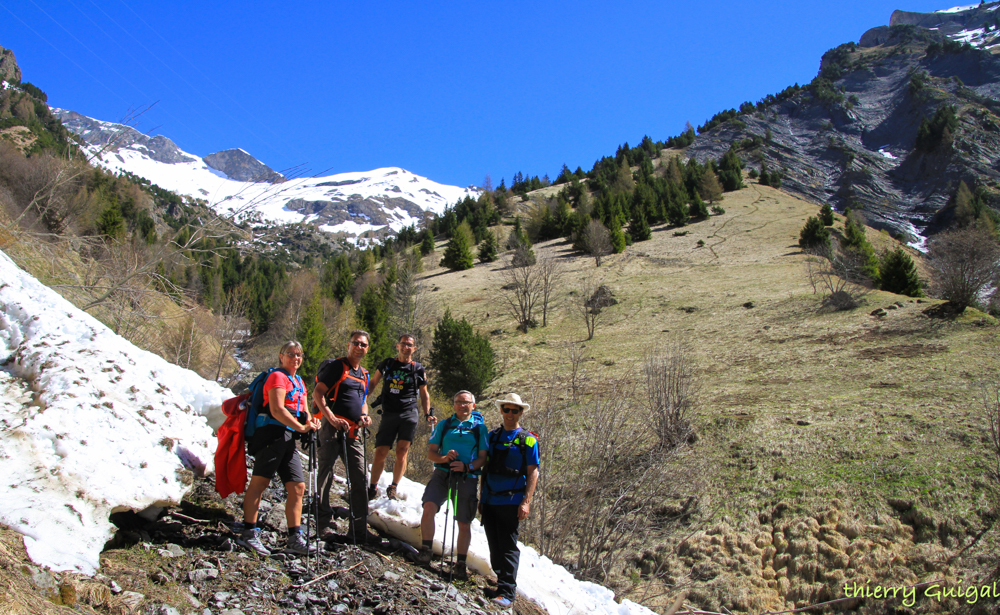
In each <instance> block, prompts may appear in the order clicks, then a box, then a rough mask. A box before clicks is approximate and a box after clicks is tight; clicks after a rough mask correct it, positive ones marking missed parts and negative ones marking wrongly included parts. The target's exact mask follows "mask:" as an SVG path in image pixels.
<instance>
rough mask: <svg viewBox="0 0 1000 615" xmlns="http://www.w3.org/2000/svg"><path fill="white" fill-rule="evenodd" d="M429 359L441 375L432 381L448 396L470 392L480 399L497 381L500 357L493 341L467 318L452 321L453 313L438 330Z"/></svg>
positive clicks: (436, 329)
mask: <svg viewBox="0 0 1000 615" xmlns="http://www.w3.org/2000/svg"><path fill="white" fill-rule="evenodd" d="M429 358H430V361H429V363H430V367H431V368H432V369H434V370H435V371H436V372H437V375H436V377H435V378H433V379H432V382H434V384H435V385H436V386H437V388H438V389H440V390H441V391H442V392H443V393H445V394H446V395H448V396H451V395H454V394H455V393H457V392H458V391H461V390H467V391H471V392H472V394H473V395H475V396H476V397H479V396H481V395H482V393H483V391H485V390H486V388H487V387H488V386H489V385H490V383H491V382H493V379H494V378H496V374H497V369H496V355H495V353H494V352H493V347H492V346H491V345H490V341H489V339H488V338H487V337H486V336H483V335H480V334H478V333H476V332H475V331H473V330H472V325H470V324H469V323H468V322H467V321H466V320H465V318H464V317H463V318H462V320H461V321H457V320H455V319H454V318H452V316H451V310H447V311H445V313H444V318H442V319H441V322H440V323H438V326H437V328H435V329H434V343H433V345H432V347H431V351H430V356H429Z"/></svg>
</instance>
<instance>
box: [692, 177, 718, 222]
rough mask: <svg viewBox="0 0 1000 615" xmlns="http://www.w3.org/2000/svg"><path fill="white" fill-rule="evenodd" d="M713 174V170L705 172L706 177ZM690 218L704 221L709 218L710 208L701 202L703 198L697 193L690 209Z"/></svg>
mask: <svg viewBox="0 0 1000 615" xmlns="http://www.w3.org/2000/svg"><path fill="white" fill-rule="evenodd" d="M711 172H712V171H711V169H708V170H706V171H705V175H708V174H709V173H711ZM688 217H689V218H692V219H694V220H704V219H705V218H707V217H708V207H706V206H705V201H703V200H701V196H699V194H698V193H697V192H695V193H694V199H693V200H692V201H691V205H690V206H689V207H688Z"/></svg>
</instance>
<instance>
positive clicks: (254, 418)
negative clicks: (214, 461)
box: [243, 367, 305, 440]
mask: <svg viewBox="0 0 1000 615" xmlns="http://www.w3.org/2000/svg"><path fill="white" fill-rule="evenodd" d="M275 371H280V372H281V373H283V374H284V375H286V376H288V379H289V380H292V383H293V384H295V386H296V387H298V383H299V382H301V381H302V379H301V378H299V377H298V376H295V378H294V379H292V377H291V376H290V375H289V374H288V372H286V371H285V370H283V369H281V368H280V367H271V368H269V369H266V370H264V371H262V372H261V373H259V374H257V377H256V378H254V379H253V382H251V383H250V388H249V389H248V391H247V392H248V393H249V394H250V398H249V401H250V405H249V407H248V408H247V422H246V425H244V427H243V437H244V438H246V439H247V440H250V438H252V437H253V435H254V433H256V431H257V430H258V429H259V428H261V427H263V426H264V425H281V426H282V427H284V428H285V429H289V430H290V429H291V428H290V427H288V426H287V425H285V424H283V423H282V422H281V421H279V420H278V419H276V418H274V417H273V416H271V415H270V414H268V413H267V412H264V411H263V410H264V382H266V381H267V377H268V376H270V375H271V374H272V373H273V372H275ZM302 389H303V394H304V393H305V385H303V387H302Z"/></svg>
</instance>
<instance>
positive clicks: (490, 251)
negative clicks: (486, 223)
mask: <svg viewBox="0 0 1000 615" xmlns="http://www.w3.org/2000/svg"><path fill="white" fill-rule="evenodd" d="M499 248H500V245H499V242H498V241H497V236H496V233H494V232H493V231H489V232H488V233H486V238H485V239H483V242H482V243H481V244H479V262H480V263H492V262H493V261H495V260H496V259H497V257H498V255H499V254H498V253H499Z"/></svg>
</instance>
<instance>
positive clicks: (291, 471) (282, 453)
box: [237, 341, 320, 555]
mask: <svg viewBox="0 0 1000 615" xmlns="http://www.w3.org/2000/svg"><path fill="white" fill-rule="evenodd" d="M278 361H279V363H280V364H281V369H278V370H275V371H273V372H271V375H269V376H268V377H267V380H266V381H265V382H264V406H263V408H262V412H264V413H267V414H270V415H271V418H272V419H273V421H270V422H269V423H268V424H265V425H263V426H262V427H259V428H257V430H256V431H255V432H254V435H253V437H252V438H251V439H250V441H249V442H247V453H249V454H250V455H252V456H253V458H254V466H253V476H252V477H251V478H250V486H249V487H248V488H247V492H246V494H245V495H244V496H243V523H242V524H237V525H238V526H240V528H239V529H240V530H241V536H240V542H241V544H243V545H244V546H246V547H248V548H250V549H253V550H254V551H256V552H258V553H260V554H261V555H270V551H269V550H268V549H267V547H265V546H264V543H263V542H261V536H260V528H258V527H257V513H258V511H259V509H260V500H261V497H262V496H263V495H264V490H265V489H267V487H268V485H270V484H271V479H273V478H274V475H275V474H277V475H278V476H279V477H280V478H281V482H282V483H284V485H285V491H287V492H288V501H287V502H286V503H285V520H286V521H287V522H288V550H289V551H292V552H295V553H299V554H305V553H307V552H308V549H307V546H306V541H305V538H303V536H302V532H301V526H302V497H303V496H304V495H305V490H306V484H305V481H304V480H303V475H302V462H301V461H299V455H298V453H297V452H296V450H295V440H296V438H295V435H296V434H303V433H309V432H311V431H315V430H317V429H319V427H320V423H319V421H317V420H315V419H311V418H308V414H307V412H306V400H307V398H306V386H305V383H303V382H302V378H301V377H300V376H297V375H296V374H295V372H296V371H297V370H298V368H299V366H301V365H302V344H300V343H298V342H295V341H292V342H286V343H285V345H284V346H282V347H281V350H280V351H279V353H278Z"/></svg>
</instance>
